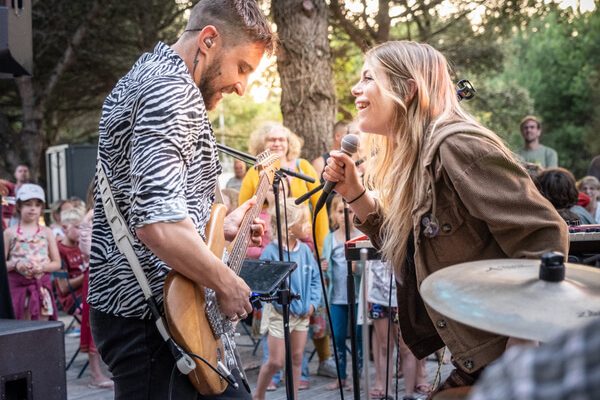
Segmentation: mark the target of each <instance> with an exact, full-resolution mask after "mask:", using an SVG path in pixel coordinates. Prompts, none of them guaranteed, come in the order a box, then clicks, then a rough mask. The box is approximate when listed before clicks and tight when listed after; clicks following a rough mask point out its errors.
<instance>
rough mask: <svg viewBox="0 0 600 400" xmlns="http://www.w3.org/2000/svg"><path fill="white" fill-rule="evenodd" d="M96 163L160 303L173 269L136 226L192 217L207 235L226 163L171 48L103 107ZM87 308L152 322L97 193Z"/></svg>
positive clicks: (124, 81) (140, 65)
mask: <svg viewBox="0 0 600 400" xmlns="http://www.w3.org/2000/svg"><path fill="white" fill-rule="evenodd" d="M99 133H100V137H99V143H98V162H100V163H102V166H103V167H104V169H105V171H106V174H107V176H108V180H109V182H110V185H111V188H112V190H113V194H114V197H115V201H116V203H117V204H118V206H119V209H120V211H121V213H122V215H123V216H124V218H125V219H126V220H127V222H128V224H129V229H130V231H131V233H132V234H133V236H134V237H135V244H134V249H135V252H136V254H137V257H138V259H139V261H140V264H141V265H142V267H143V269H144V272H145V273H146V277H147V278H148V282H149V284H150V288H151V290H152V293H153V295H154V297H155V298H156V300H157V301H158V303H159V304H160V305H162V297H163V295H162V289H163V283H164V278H165V275H166V274H167V272H169V267H168V266H167V265H166V264H165V263H164V262H162V261H161V260H159V259H158V257H156V256H155V255H154V254H153V253H152V252H151V251H150V250H149V249H148V248H147V247H146V246H144V245H143V244H142V243H141V242H140V241H139V239H138V238H137V236H136V235H135V228H138V227H141V226H144V225H146V224H151V223H156V222H175V221H181V220H183V219H184V218H186V217H188V216H189V217H190V218H191V220H192V221H193V223H194V225H195V226H196V228H197V229H198V232H199V233H200V234H201V235H204V227H205V225H206V223H207V221H208V218H209V216H210V208H211V204H212V202H213V200H214V191H215V186H216V181H217V177H218V175H219V174H220V173H221V165H220V163H219V159H218V156H217V148H216V142H215V137H214V135H213V131H212V127H211V124H210V122H209V120H208V116H207V114H206V108H205V105H204V101H203V99H202V96H201V94H200V91H199V90H198V87H197V86H196V85H195V83H194V82H193V80H192V78H191V76H190V73H189V71H188V69H187V67H186V65H185V63H184V62H183V60H182V59H181V58H180V57H179V56H178V55H177V54H176V53H175V52H174V51H173V50H172V49H171V48H170V47H169V46H167V45H166V44H164V43H159V44H158V45H157V46H156V47H155V48H154V51H153V52H152V53H146V54H144V55H142V56H141V57H140V59H139V60H138V61H137V62H136V63H135V65H134V66H133V67H132V69H131V70H130V71H129V72H128V73H127V75H125V76H124V77H123V78H121V80H119V82H118V83H117V85H116V86H115V88H114V89H113V90H112V92H111V93H110V94H109V95H108V97H107V98H106V100H105V101H104V105H103V108H102V117H101V119H100V128H99ZM94 197H95V206H94V227H93V232H92V251H91V260H90V280H89V285H90V286H89V294H88V302H89V304H90V306H92V307H93V308H94V309H96V310H98V311H101V312H105V313H109V314H112V315H117V316H121V317H134V318H147V317H149V309H148V306H147V305H146V303H145V301H144V298H143V294H142V291H141V289H140V287H139V285H138V283H137V281H136V279H135V276H134V275H133V272H132V271H131V268H130V267H129V264H128V262H127V260H126V258H125V256H124V255H123V254H121V253H120V252H119V250H118V248H117V247H116V245H115V242H114V239H113V237H112V233H111V230H110V227H109V225H108V222H107V220H106V216H105V215H104V209H103V206H102V199H101V198H100V196H99V194H98V191H97V190H96V193H95V196H94Z"/></svg>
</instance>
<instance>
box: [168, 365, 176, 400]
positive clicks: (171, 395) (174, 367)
mask: <svg viewBox="0 0 600 400" xmlns="http://www.w3.org/2000/svg"><path fill="white" fill-rule="evenodd" d="M176 369H177V363H175V364H173V369H172V370H171V377H170V378H169V400H171V399H172V398H173V388H174V384H173V383H174V381H175V370H176Z"/></svg>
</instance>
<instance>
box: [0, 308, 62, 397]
mask: <svg viewBox="0 0 600 400" xmlns="http://www.w3.org/2000/svg"><path fill="white" fill-rule="evenodd" d="M63 329H64V325H63V324H62V322H58V321H16V320H8V319H2V320H0V349H2V351H0V399H6V400H37V399H44V400H66V398H67V380H66V376H65V342H64V337H63V334H64V332H63Z"/></svg>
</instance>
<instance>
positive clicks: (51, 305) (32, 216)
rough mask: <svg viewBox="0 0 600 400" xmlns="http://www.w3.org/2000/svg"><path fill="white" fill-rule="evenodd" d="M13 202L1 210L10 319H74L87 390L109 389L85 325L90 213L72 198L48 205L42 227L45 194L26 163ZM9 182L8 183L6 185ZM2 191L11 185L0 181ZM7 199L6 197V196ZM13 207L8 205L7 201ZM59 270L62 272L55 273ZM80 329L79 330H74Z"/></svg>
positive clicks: (20, 169)
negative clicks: (85, 359)
mask: <svg viewBox="0 0 600 400" xmlns="http://www.w3.org/2000/svg"><path fill="white" fill-rule="evenodd" d="M15 177H16V178H17V183H16V184H14V185H13V186H14V189H13V190H4V194H6V195H10V194H14V204H7V206H5V207H3V221H2V223H3V228H4V235H3V236H4V250H5V255H4V256H5V261H6V269H7V272H8V281H9V290H10V297H11V300H12V306H13V311H14V316H15V318H16V319H21V320H46V321H48V320H57V319H58V316H59V315H58V314H59V312H62V313H63V314H65V315H69V314H70V315H74V316H76V321H78V323H77V324H76V325H73V326H72V330H71V331H70V332H67V334H69V335H70V336H75V337H76V336H79V340H80V344H79V349H80V351H81V352H83V353H87V355H88V361H89V371H90V381H89V383H88V386H89V387H90V388H100V389H112V388H113V386H114V384H113V382H112V381H111V379H110V378H109V377H107V376H106V375H105V374H104V372H103V367H102V360H101V358H100V356H99V354H98V351H97V350H96V347H95V345H94V341H93V338H92V332H91V329H90V324H89V306H88V304H87V302H86V295H87V285H88V276H89V270H88V266H89V254H90V247H91V241H90V237H91V230H92V225H91V212H89V205H90V204H91V203H90V201H91V200H90V199H88V202H87V203H86V202H84V201H83V200H81V199H79V198H77V197H71V198H69V199H64V200H59V201H57V202H55V203H54V204H52V205H51V207H50V209H49V210H48V211H49V214H50V215H49V218H48V222H49V223H48V224H47V223H46V218H45V215H44V213H45V211H46V194H45V192H44V189H43V188H42V187H41V186H40V185H37V184H35V183H31V182H30V179H29V171H28V167H27V166H26V165H23V164H21V165H19V166H18V167H17V169H16V171H15ZM7 183H8V185H7ZM0 185H1V186H4V188H8V187H11V185H10V182H7V181H3V182H1V183H0ZM9 198H10V197H9ZM11 203H12V201H11ZM58 271H62V272H64V274H57V272H58ZM78 325H79V326H78Z"/></svg>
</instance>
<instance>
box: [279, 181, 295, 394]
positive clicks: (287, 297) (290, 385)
mask: <svg viewBox="0 0 600 400" xmlns="http://www.w3.org/2000/svg"><path fill="white" fill-rule="evenodd" d="M282 178H284V175H283V174H282V173H281V172H280V171H276V172H275V177H274V179H273V193H274V194H275V221H276V226H277V242H278V243H277V244H278V250H279V261H284V259H283V240H282V238H283V235H282V232H281V209H280V206H279V185H280V184H281V179H282ZM289 252H290V249H288V254H289ZM289 279H290V277H289V276H288V277H287V279H284V280H283V282H282V283H281V287H280V288H279V291H278V297H279V298H278V300H277V302H278V303H279V304H281V306H282V307H283V312H282V315H283V342H284V344H285V390H286V394H287V398H288V400H294V373H293V371H292V346H291V342H290V302H291V300H292V299H291V292H290V288H289V284H288V280H289ZM296 297H298V298H299V296H298V295H296Z"/></svg>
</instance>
